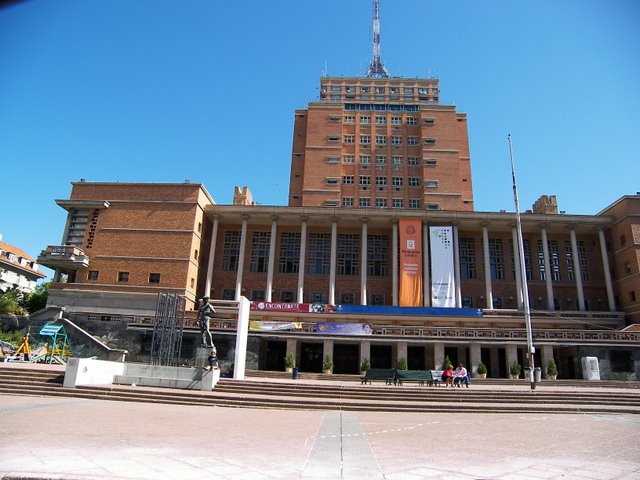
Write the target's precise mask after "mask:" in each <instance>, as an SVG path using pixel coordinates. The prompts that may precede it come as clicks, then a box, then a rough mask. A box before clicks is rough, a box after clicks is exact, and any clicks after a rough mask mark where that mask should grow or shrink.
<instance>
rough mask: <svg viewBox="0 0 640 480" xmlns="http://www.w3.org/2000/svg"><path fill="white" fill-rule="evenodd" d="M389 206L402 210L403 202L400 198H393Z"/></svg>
mask: <svg viewBox="0 0 640 480" xmlns="http://www.w3.org/2000/svg"><path fill="white" fill-rule="evenodd" d="M391 206H392V207H393V208H404V201H403V199H402V198H394V199H392V200H391Z"/></svg>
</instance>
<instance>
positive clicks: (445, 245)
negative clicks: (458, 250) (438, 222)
mask: <svg viewBox="0 0 640 480" xmlns="http://www.w3.org/2000/svg"><path fill="white" fill-rule="evenodd" d="M429 238H430V244H431V248H430V255H431V305H432V306H434V307H451V308H454V307H455V306H456V280H455V279H456V277H455V273H454V272H455V267H454V262H453V227H429Z"/></svg>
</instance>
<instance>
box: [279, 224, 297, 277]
mask: <svg viewBox="0 0 640 480" xmlns="http://www.w3.org/2000/svg"><path fill="white" fill-rule="evenodd" d="M300 241H301V236H300V234H299V233H293V232H283V233H281V234H280V263H279V267H278V271H279V272H280V273H298V270H299V268H300Z"/></svg>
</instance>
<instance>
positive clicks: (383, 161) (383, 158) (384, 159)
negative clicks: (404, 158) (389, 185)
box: [376, 155, 387, 167]
mask: <svg viewBox="0 0 640 480" xmlns="http://www.w3.org/2000/svg"><path fill="white" fill-rule="evenodd" d="M386 163H387V157H386V156H384V155H376V165H378V166H379V167H381V166H384V165H385V164H386Z"/></svg>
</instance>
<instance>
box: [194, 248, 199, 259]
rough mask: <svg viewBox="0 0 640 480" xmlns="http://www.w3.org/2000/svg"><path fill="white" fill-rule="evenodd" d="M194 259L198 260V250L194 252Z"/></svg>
mask: <svg viewBox="0 0 640 480" xmlns="http://www.w3.org/2000/svg"><path fill="white" fill-rule="evenodd" d="M193 259H194V260H198V249H197V248H196V249H195V250H194V252H193Z"/></svg>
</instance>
